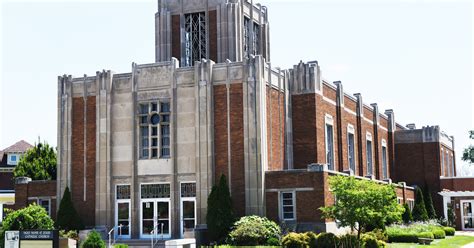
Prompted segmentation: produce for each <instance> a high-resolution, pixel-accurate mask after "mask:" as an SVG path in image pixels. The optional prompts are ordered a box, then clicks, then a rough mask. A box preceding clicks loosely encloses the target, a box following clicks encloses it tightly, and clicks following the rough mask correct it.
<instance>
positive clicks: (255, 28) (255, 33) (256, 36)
mask: <svg viewBox="0 0 474 248" xmlns="http://www.w3.org/2000/svg"><path fill="white" fill-rule="evenodd" d="M250 28H252V36H250ZM243 39H244V40H243V46H244V55H245V56H247V55H250V54H253V55H258V54H260V49H259V47H260V25H258V24H257V23H255V22H251V21H250V18H248V17H246V16H245V17H244V30H243ZM250 43H252V51H250Z"/></svg>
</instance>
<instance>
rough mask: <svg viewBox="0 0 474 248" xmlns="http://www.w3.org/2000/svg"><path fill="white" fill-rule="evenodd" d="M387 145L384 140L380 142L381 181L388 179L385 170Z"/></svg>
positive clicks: (386, 170)
mask: <svg viewBox="0 0 474 248" xmlns="http://www.w3.org/2000/svg"><path fill="white" fill-rule="evenodd" d="M387 166H388V165H387V143H386V142H385V140H382V174H383V179H387V178H388V168H387Z"/></svg>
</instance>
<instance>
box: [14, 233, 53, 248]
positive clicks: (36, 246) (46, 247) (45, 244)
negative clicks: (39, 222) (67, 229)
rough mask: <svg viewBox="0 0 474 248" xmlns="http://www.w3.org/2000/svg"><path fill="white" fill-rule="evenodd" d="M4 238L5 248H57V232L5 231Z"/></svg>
mask: <svg viewBox="0 0 474 248" xmlns="http://www.w3.org/2000/svg"><path fill="white" fill-rule="evenodd" d="M5 237H6V238H5V248H58V247H59V235H58V230H23V231H6V232H5ZM10 237H11V238H10Z"/></svg>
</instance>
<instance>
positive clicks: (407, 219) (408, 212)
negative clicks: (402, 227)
mask: <svg viewBox="0 0 474 248" xmlns="http://www.w3.org/2000/svg"><path fill="white" fill-rule="evenodd" d="M403 208H405V212H403V214H402V219H403V223H405V224H408V223H410V222H412V221H413V216H412V215H411V210H410V207H409V206H408V204H406V203H405V204H403Z"/></svg>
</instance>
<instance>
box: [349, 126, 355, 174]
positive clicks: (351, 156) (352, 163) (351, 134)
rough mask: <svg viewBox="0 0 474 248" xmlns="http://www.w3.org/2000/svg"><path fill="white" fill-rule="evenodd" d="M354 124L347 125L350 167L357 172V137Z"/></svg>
mask: <svg viewBox="0 0 474 248" xmlns="http://www.w3.org/2000/svg"><path fill="white" fill-rule="evenodd" d="M354 133H355V130H354V126H352V125H350V124H349V125H348V126H347V153H348V159H349V168H350V169H351V170H352V171H353V172H354V173H355V171H356V169H355V137H354Z"/></svg>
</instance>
